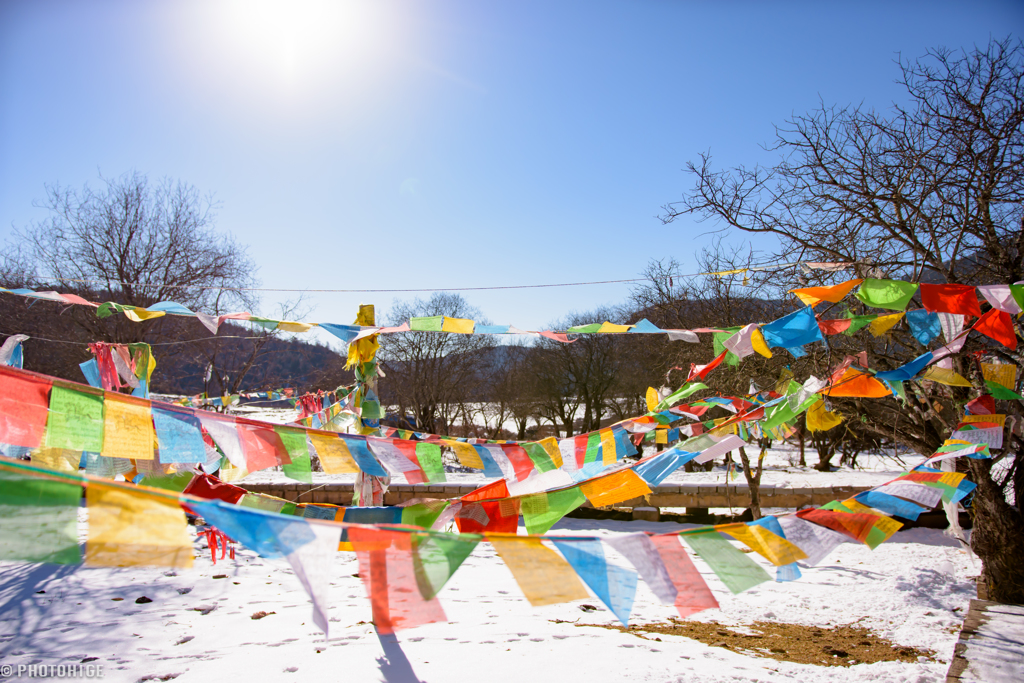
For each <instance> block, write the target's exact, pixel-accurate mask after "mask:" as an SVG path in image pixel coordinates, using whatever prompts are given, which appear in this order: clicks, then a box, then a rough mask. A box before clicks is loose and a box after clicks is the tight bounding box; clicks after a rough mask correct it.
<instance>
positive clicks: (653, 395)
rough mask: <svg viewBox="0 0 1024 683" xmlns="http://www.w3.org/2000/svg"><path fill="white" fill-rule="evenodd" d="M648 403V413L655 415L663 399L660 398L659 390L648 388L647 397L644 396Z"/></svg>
mask: <svg viewBox="0 0 1024 683" xmlns="http://www.w3.org/2000/svg"><path fill="white" fill-rule="evenodd" d="M644 399H645V400H646V401H647V411H648V412H651V413H653V412H654V409H655V408H657V407H658V404H659V403H661V397H660V396H658V390H657V389H655V388H654V387H647V395H646V396H644Z"/></svg>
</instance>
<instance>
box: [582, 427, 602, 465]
mask: <svg viewBox="0 0 1024 683" xmlns="http://www.w3.org/2000/svg"><path fill="white" fill-rule="evenodd" d="M600 454H601V433H600V432H591V434H590V436H588V437H587V452H586V455H585V456H584V457H583V464H584V465H585V464H587V463H590V462H597V461H598V458H599V456H600Z"/></svg>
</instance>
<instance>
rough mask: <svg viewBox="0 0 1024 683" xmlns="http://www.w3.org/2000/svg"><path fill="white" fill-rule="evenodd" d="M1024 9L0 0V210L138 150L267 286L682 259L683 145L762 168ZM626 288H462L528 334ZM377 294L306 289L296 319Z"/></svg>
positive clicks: (3, 226) (356, 283)
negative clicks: (778, 131) (913, 63)
mask: <svg viewBox="0 0 1024 683" xmlns="http://www.w3.org/2000/svg"><path fill="white" fill-rule="evenodd" d="M1022 26H1024V3H1019V2H983V1H976V2H942V1H932V2H867V1H860V2H856V3H851V2H848V3H838V2H757V3H755V2H668V1H653V0H652V1H642V0H635V1H633V2H625V1H621V2H611V1H599V0H589V1H587V2H557V1H555V0H546V1H542V2H532V1H523V0H519V1H516V2H511V1H505V2H499V1H497V0H489V1H486V2H483V1H479V0H478V1H476V2H469V1H467V2H461V1H436V2H387V1H383V0H375V1H374V2H320V1H318V0H308V1H304V0H293V1H291V2H260V1H259V0H252V1H249V2H241V1H240V2H189V1H185V0H179V1H174V2H171V1H168V2H143V1H140V0H133V1H126V2H115V1H92V2H58V1H48V0H34V1H25V2H12V1H6V2H4V1H0V231H2V232H3V235H4V237H8V236H9V235H10V233H11V230H12V227H23V226H26V225H28V224H30V223H31V222H32V221H35V220H38V219H40V218H42V217H43V215H44V214H43V212H42V211H41V210H40V209H38V208H36V207H34V206H33V202H34V200H38V199H40V198H42V197H43V196H44V193H45V189H44V185H46V184H53V183H60V184H62V185H70V186H74V187H81V186H82V185H83V184H84V183H86V182H88V183H90V184H93V185H98V184H99V180H98V174H99V173H102V174H103V175H105V176H117V175H120V174H122V173H124V172H126V171H128V170H130V169H137V170H139V171H141V172H143V173H146V174H148V175H149V176H151V177H152V178H158V177H162V176H168V177H171V178H178V179H182V180H184V181H187V182H189V183H191V184H193V185H195V186H197V187H198V188H200V189H201V190H203V191H204V192H212V193H214V194H215V195H216V198H217V199H218V200H219V201H220V203H221V206H220V209H219V213H218V222H217V225H218V227H219V228H220V229H223V230H227V231H230V232H232V233H233V234H234V235H235V236H236V237H237V238H238V239H239V240H240V241H241V242H243V243H246V244H248V245H249V249H250V254H251V256H252V257H253V259H254V260H255V261H256V263H257V264H258V265H259V266H260V277H261V278H262V281H263V284H264V286H266V287H279V288H311V289H355V288H394V289H407V288H444V287H474V286H499V285H520V284H536V283H549V282H577V281H591V280H610V279H616V280H617V279H625V278H632V277H637V276H638V275H639V274H640V272H641V271H642V269H643V268H644V266H645V265H646V264H647V263H648V261H649V260H650V259H652V258H663V257H674V258H676V259H677V260H679V261H680V262H682V263H683V264H684V266H693V254H694V252H695V251H696V250H697V249H699V247H700V246H701V245H703V244H706V243H707V242H708V240H709V238H708V237H707V236H706V235H702V234H703V233H706V231H707V229H708V228H709V227H710V226H708V225H697V224H695V223H694V222H692V221H689V220H681V221H677V222H676V223H673V224H671V225H669V226H663V225H662V224H661V221H659V220H658V218H657V216H658V215H659V213H660V211H661V207H662V206H663V205H664V204H666V203H668V202H671V201H674V200H676V199H678V198H679V197H680V195H681V194H682V192H684V191H685V190H686V188H687V187H688V186H689V182H690V181H689V180H688V178H687V176H686V175H685V173H684V172H683V170H682V169H683V168H684V167H685V164H686V162H687V160H691V159H695V158H696V157H697V155H698V154H699V153H700V152H702V151H704V150H708V149H710V150H711V152H712V153H713V155H714V157H715V159H716V162H717V163H718V164H722V165H733V164H739V163H746V164H751V163H756V162H757V161H758V160H763V159H764V158H765V156H764V153H763V152H762V151H761V149H760V148H759V144H761V143H763V142H765V141H767V140H769V139H770V138H771V136H772V133H773V128H772V124H773V123H781V122H782V121H783V120H784V119H785V118H786V117H787V116H790V115H791V114H792V113H794V112H803V111H806V110H808V109H810V108H812V107H814V106H815V105H816V104H817V102H818V100H819V98H821V99H822V100H824V101H825V102H828V103H839V104H845V103H858V102H865V103H868V104H871V105H874V106H876V107H878V108H884V107H887V106H888V105H889V103H890V102H891V101H892V100H893V99H894V98H899V97H900V96H901V92H900V90H899V88H898V87H897V86H896V85H895V84H894V83H893V81H894V79H895V78H896V77H897V69H896V66H895V64H894V63H893V60H894V59H895V58H896V55H897V53H902V54H903V55H904V56H906V57H917V56H920V55H922V54H923V53H924V52H925V50H926V49H928V48H930V47H936V46H940V45H945V46H948V47H954V48H960V47H970V46H971V45H973V44H985V43H987V41H988V40H989V37H990V36H995V37H997V38H1000V37H1004V36H1005V35H1007V34H1009V33H1012V32H1015V31H1016V32H1017V34H1018V35H1019V29H1020V28H1021V27H1022ZM736 239H737V240H740V239H742V236H740V235H737V236H736ZM762 246H765V247H768V246H770V245H762ZM627 294H628V288H627V287H626V286H623V285H602V286H592V287H569V288H562V289H541V290H536V289H534V290H504V291H497V292H468V293H466V294H465V297H466V299H467V300H468V301H469V302H470V303H471V304H473V305H475V306H477V307H478V308H480V310H481V311H482V313H483V315H484V316H485V317H487V318H489V319H490V320H491V321H492V322H494V323H499V324H505V323H511V324H513V325H516V326H518V327H521V328H531V329H536V328H540V327H543V326H545V325H547V324H548V323H550V322H552V321H554V320H555V319H558V318H560V317H562V316H563V315H565V314H566V313H568V312H570V311H574V310H575V311H584V310H588V309H592V308H595V307H597V306H600V305H602V304H614V303H617V302H620V301H622V300H624V299H625V298H626V296H627ZM283 296H284V295H275V294H268V295H267V296H266V298H265V301H264V306H263V309H262V310H263V312H264V313H266V314H273V312H274V305H275V302H276V300H277V299H278V298H283ZM395 296H402V297H409V296H412V295H393V294H374V295H358V294H329V295H326V294H325V295H314V296H311V297H310V299H309V302H310V303H311V304H312V305H314V306H315V310H314V312H313V313H312V314H311V315H310V316H309V317H308V318H307V319H309V320H313V321H324V322H341V323H348V322H351V320H352V319H353V317H354V314H355V309H356V306H357V304H358V303H359V302H360V301H366V302H372V303H376V304H377V305H378V308H379V310H386V309H387V308H388V307H389V306H390V304H391V301H392V299H393V298H394V297H395Z"/></svg>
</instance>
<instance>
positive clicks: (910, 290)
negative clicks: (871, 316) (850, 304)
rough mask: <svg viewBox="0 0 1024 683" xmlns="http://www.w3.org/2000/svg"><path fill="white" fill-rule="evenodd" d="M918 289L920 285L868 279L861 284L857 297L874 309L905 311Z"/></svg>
mask: <svg viewBox="0 0 1024 683" xmlns="http://www.w3.org/2000/svg"><path fill="white" fill-rule="evenodd" d="M917 288H918V285H917V284H916V283H913V282H899V281H897V280H876V279H873V278H868V279H866V280H864V282H862V283H861V285H860V289H858V290H857V293H856V295H855V296H856V297H857V298H858V299H860V300H861V301H862V302H863V303H865V304H867V305H868V306H871V307H873V308H887V309H889V310H892V311H904V310H906V308H907V304H909V303H910V299H911V298H913V296H914V294H916V293H917Z"/></svg>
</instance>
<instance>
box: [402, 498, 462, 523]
mask: <svg viewBox="0 0 1024 683" xmlns="http://www.w3.org/2000/svg"><path fill="white" fill-rule="evenodd" d="M449 505H451V502H450V501H447V500H428V501H426V502H424V503H414V504H412V505H406V506H405V507H404V508H402V524H408V525H409V526H418V527H420V528H423V529H429V528H430V527H431V526H433V525H434V522H435V521H437V518H438V517H440V516H441V513H442V512H444V511H445V508H447V507H448V506H449Z"/></svg>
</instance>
